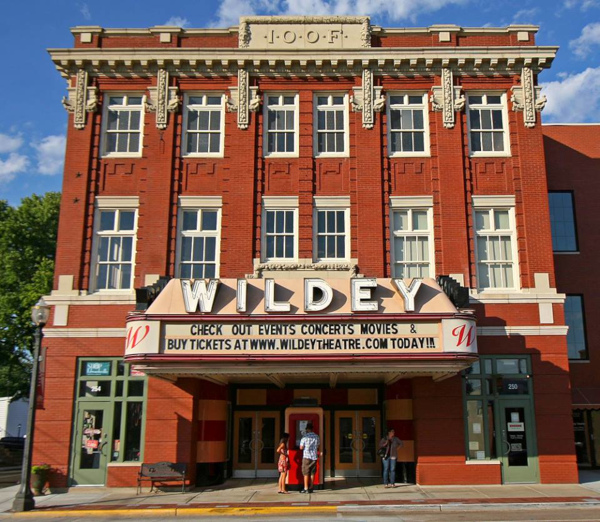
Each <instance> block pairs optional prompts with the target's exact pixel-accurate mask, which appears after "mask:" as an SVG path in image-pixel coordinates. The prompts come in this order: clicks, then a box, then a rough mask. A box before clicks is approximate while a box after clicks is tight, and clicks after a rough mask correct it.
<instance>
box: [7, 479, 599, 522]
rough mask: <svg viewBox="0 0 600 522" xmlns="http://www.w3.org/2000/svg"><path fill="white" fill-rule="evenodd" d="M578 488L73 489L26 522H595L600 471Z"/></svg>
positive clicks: (264, 482)
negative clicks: (557, 519)
mask: <svg viewBox="0 0 600 522" xmlns="http://www.w3.org/2000/svg"><path fill="white" fill-rule="evenodd" d="M581 477H582V483H581V484H559V485H553V484H520V485H507V486H496V485H492V486H418V485H400V486H398V487H396V488H394V489H386V488H384V487H383V486H382V485H381V483H380V481H379V480H377V479H330V480H327V481H326V483H325V489H323V490H318V491H315V492H314V493H312V494H308V495H305V494H300V493H297V492H292V493H290V494H289V495H279V494H277V483H276V481H275V480H274V479H254V480H251V479H230V480H228V481H227V482H226V483H225V484H223V485H220V486H215V487H210V488H197V489H194V490H193V491H189V492H186V493H181V491H159V492H158V493H148V488H147V487H146V488H144V492H143V493H142V494H140V495H136V492H135V489H133V488H96V487H78V488H71V489H69V490H68V491H67V492H65V493H54V494H47V495H44V496H41V497H36V510H35V511H34V512H31V513H29V514H23V515H25V516H28V517H32V516H33V517H34V518H36V517H37V518H40V517H42V516H58V515H61V516H85V515H86V514H87V515H92V514H96V515H100V513H99V512H104V513H105V514H107V512H111V513H113V514H114V515H115V516H116V515H118V514H121V515H123V514H125V515H135V514H138V515H142V514H152V515H156V516H159V515H165V516H169V515H174V514H178V515H186V514H187V515H192V514H197V515H208V514H210V515H218V514H223V515H225V514H231V510H235V511H236V512H237V513H238V514H252V515H260V514H263V515H267V514H270V515H277V514H281V515H284V514H291V513H293V512H299V511H300V510H301V511H302V512H303V513H305V514H308V512H313V511H314V512H315V513H316V512H320V513H329V512H331V514H334V512H335V511H336V510H338V508H348V507H352V506H357V507H367V506H380V507H382V506H390V507H391V506H398V507H400V506H401V507H402V508H403V509H417V510H418V509H422V510H431V509H436V508H437V507H440V509H441V507H442V506H445V507H446V508H448V507H453V508H459V507H460V508H461V509H462V508H464V509H473V508H475V507H476V506H478V507H479V509H486V508H488V509H489V508H492V507H493V506H502V508H503V509H509V508H514V507H518V508H523V507H527V506H529V507H533V506H541V505H544V504H551V505H555V506H558V505H572V506H585V507H587V508H596V509H597V510H598V513H599V516H598V517H594V518H598V519H600V472H597V471H589V472H582V474H581ZM17 489H18V486H11V487H8V488H4V489H1V490H0V513H6V514H8V513H9V512H10V509H11V507H12V501H13V498H14V495H15V493H16V491H17Z"/></svg>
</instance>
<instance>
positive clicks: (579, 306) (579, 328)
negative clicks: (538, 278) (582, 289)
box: [565, 295, 588, 359]
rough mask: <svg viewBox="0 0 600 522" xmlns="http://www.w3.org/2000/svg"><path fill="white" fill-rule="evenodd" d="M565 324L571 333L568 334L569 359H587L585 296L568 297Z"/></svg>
mask: <svg viewBox="0 0 600 522" xmlns="http://www.w3.org/2000/svg"><path fill="white" fill-rule="evenodd" d="M565 322H566V323H567V326H568V327H569V332H568V333H567V346H568V349H569V359H587V358H588V353H587V344H586V340H585V319H584V315H583V296H581V295H568V296H567V298H566V300H565Z"/></svg>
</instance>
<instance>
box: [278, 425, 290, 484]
mask: <svg viewBox="0 0 600 522" xmlns="http://www.w3.org/2000/svg"><path fill="white" fill-rule="evenodd" d="M289 439H290V434H289V433H284V434H283V436H282V437H281V440H280V441H279V446H277V454H278V455H279V460H278V461H277V471H279V491H278V493H280V494H287V493H289V491H287V490H286V489H285V479H286V478H287V474H288V470H289V469H290V458H289V456H288V441H289Z"/></svg>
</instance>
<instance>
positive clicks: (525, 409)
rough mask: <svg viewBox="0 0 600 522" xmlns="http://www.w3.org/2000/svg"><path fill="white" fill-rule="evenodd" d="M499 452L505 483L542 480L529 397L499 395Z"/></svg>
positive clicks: (497, 420)
mask: <svg viewBox="0 0 600 522" xmlns="http://www.w3.org/2000/svg"><path fill="white" fill-rule="evenodd" d="M497 405H498V408H497V418H496V426H497V431H496V432H497V434H498V435H499V437H497V440H498V444H499V448H498V455H499V456H500V461H501V462H502V478H503V482H504V484H514V483H529V482H539V474H538V458H537V448H536V441H535V430H534V425H533V414H532V411H531V404H530V402H529V400H514V399H513V400H511V399H498V402H497Z"/></svg>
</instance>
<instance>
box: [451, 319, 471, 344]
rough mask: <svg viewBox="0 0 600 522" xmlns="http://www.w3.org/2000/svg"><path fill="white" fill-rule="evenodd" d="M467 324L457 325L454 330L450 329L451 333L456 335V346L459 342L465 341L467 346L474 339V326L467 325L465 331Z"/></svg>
mask: <svg viewBox="0 0 600 522" xmlns="http://www.w3.org/2000/svg"><path fill="white" fill-rule="evenodd" d="M465 330H467V325H466V324H462V325H460V326H457V327H456V328H455V329H454V330H452V335H453V336H454V337H456V339H457V340H456V346H457V347H459V346H460V345H461V344H463V343H465V346H466V347H467V348H468V347H469V346H471V345H472V344H473V341H474V340H475V335H476V334H475V326H473V325H471V326H469V329H468V330H467V331H465Z"/></svg>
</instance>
